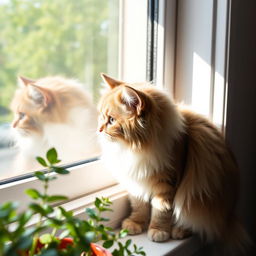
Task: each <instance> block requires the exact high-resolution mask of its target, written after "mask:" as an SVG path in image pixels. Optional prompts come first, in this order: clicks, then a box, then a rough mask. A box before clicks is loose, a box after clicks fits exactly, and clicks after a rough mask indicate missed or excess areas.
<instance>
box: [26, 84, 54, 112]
mask: <svg viewBox="0 0 256 256" xmlns="http://www.w3.org/2000/svg"><path fill="white" fill-rule="evenodd" d="M28 96H29V97H30V98H31V99H32V100H33V101H34V103H35V104H36V105H38V106H41V107H47V106H48V105H49V104H50V103H51V102H52V95H51V93H50V91H49V90H47V89H46V88H42V87H40V86H38V85H34V84H30V85H28Z"/></svg>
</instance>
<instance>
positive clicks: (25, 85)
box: [11, 77, 52, 136]
mask: <svg viewBox="0 0 256 256" xmlns="http://www.w3.org/2000/svg"><path fill="white" fill-rule="evenodd" d="M19 80H20V81H19V83H20V88H19V89H18V90H17V91H16V93H15V96H14V98H13V100H12V103H11V109H12V111H13V113H14V119H13V121H12V127H13V128H14V129H15V130H16V131H17V132H18V134H19V135H22V136H27V135H31V134H41V133H42V122H43V121H44V119H45V118H46V116H47V115H48V114H49V113H47V112H48V111H47V108H48V107H49V105H50V104H51V101H52V96H51V94H50V92H49V91H47V90H46V89H44V88H42V87H39V86H37V85H35V81H32V80H28V79H26V78H22V77H20V78H19Z"/></svg>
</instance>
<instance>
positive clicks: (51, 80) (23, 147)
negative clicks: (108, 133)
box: [11, 77, 99, 172]
mask: <svg viewBox="0 0 256 256" xmlns="http://www.w3.org/2000/svg"><path fill="white" fill-rule="evenodd" d="M18 80H19V88H18V89H17V90H16V92H15V95H14V98H13V100H12V103H11V109H12V111H13V112H14V119H13V121H12V127H13V131H14V134H15V138H16V145H17V147H18V150H19V152H18V155H17V158H16V159H15V161H14V162H15V167H14V169H15V171H16V172H20V171H24V170H25V171H29V170H34V169H36V168H37V167H38V166H37V163H36V161H35V157H36V156H40V155H45V153H46V152H47V150H48V149H49V148H51V147H55V148H56V150H57V152H58V154H59V158H60V159H61V160H62V162H64V163H67V162H70V161H76V160H81V159H84V158H90V157H93V156H96V154H97V153H99V149H98V144H97V139H96V127H97V110H96V107H95V106H94V104H93V102H92V100H91V97H90V96H89V94H88V93H87V92H86V91H85V90H84V88H83V86H82V85H81V84H79V83H78V82H77V81H75V80H71V79H66V78H63V77H46V78H41V79H38V80H31V79H27V78H24V77H19V78H18Z"/></svg>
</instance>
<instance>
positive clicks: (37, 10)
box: [0, 0, 147, 203]
mask: <svg viewBox="0 0 256 256" xmlns="http://www.w3.org/2000/svg"><path fill="white" fill-rule="evenodd" d="M134 7H135V8H134ZM0 12H1V17H4V18H3V19H2V20H1V22H0V26H1V31H2V32H1V37H0V46H1V47H0V56H1V60H2V63H1V67H2V69H1V71H0V86H1V96H0V105H1V119H0V120H1V121H0V127H1V128H0V129H1V132H0V137H1V140H0V141H1V146H0V184H1V187H0V189H1V191H2V192H1V193H0V201H6V200H8V199H10V200H13V199H15V198H16V197H17V200H19V201H22V202H23V203H25V202H26V196H23V191H24V189H25V188H26V187H34V186H37V183H38V181H37V180H36V179H35V178H33V175H32V174H31V171H32V170H29V168H24V169H22V170H19V169H18V170H17V171H15V170H14V168H13V167H12V165H13V163H14V162H15V158H16V157H17V154H18V153H17V151H18V150H17V149H16V148H15V147H13V140H12V135H11V133H10V130H11V129H10V124H11V121H12V120H13V113H12V112H11V111H10V109H9V106H10V102H11V101H12V99H13V97H14V96H13V95H14V91H15V90H16V88H17V87H18V85H17V75H21V76H25V77H28V78H31V79H35V81H32V82H34V85H36V86H42V85H41V84H40V82H39V81H38V82H37V79H38V78H40V77H46V76H54V75H61V76H64V77H68V78H76V79H78V80H79V82H81V83H82V84H84V85H85V90H86V91H87V92H89V93H90V96H91V98H92V100H93V102H94V106H96V104H97V100H98V98H99V94H100V89H101V84H102V82H101V77H100V73H101V72H105V73H107V74H109V75H111V76H114V77H117V78H119V79H126V80H128V81H131V82H132V81H145V76H146V71H145V70H146V67H145V65H146V34H147V29H146V26H147V1H136V0H131V1H119V0H108V1H100V0H99V1H98V0H97V1H90V0H79V1H62V0H61V1H58V0H57V1H50V0H49V1H40V0H18V1H12V0H6V1H0ZM141 31H143V32H141ZM133 38H138V39H139V40H132V39H133ZM23 82H24V81H23ZM32 82H31V83H32ZM37 83H38V84H37ZM2 92H4V93H2ZM35 96H37V94H36V93H35ZM19 114H21V113H19ZM96 115H97V114H96ZM62 129H63V127H60V130H56V131H55V132H56V133H57V134H58V133H61V132H63V130H62ZM74 129H76V128H75V127H74ZM58 131H59V132H58ZM68 139H69V136H66V137H65V136H64V137H63V138H62V141H63V145H65V141H66V140H68ZM77 139H78V140H79V137H78V138H77ZM80 142H81V141H80ZM81 143H82V142H81ZM73 144H74V145H73ZM73 146H74V147H73ZM68 147H69V148H70V152H71V151H72V147H73V148H77V144H75V143H72V141H71V142H70V143H69V144H68ZM22 150H23V148H22ZM35 151H36V150H35ZM99 154H100V152H97V153H95V154H93V155H84V157H83V158H82V157H81V156H79V158H74V159H71V160H69V161H66V162H65V164H67V166H68V167H69V168H70V169H71V174H70V175H68V177H61V178H60V179H58V180H57V181H56V182H55V185H54V187H53V188H52V189H53V190H54V191H55V192H57V193H60V192H61V193H64V194H67V195H68V196H69V197H70V198H77V197H80V196H82V195H85V194H88V193H91V192H92V191H97V190H99V189H101V188H104V187H108V186H110V185H112V184H115V181H114V180H113V178H112V177H110V175H109V174H108V173H107V172H105V171H104V168H103V167H102V166H101V162H100V161H98V160H97V156H98V155H99ZM88 157H89V158H88ZM95 157H96V158H95ZM60 158H61V157H60ZM24 170H26V171H28V173H23V171H24ZM20 171H22V172H20ZM98 177H101V179H100V180H99V178H98ZM73 184H76V185H75V186H74V185H73ZM64 188H65V191H64ZM3 192H4V193H3Z"/></svg>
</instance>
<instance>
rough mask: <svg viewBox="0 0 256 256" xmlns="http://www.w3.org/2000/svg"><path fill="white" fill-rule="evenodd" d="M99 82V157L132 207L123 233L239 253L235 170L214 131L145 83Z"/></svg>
mask: <svg viewBox="0 0 256 256" xmlns="http://www.w3.org/2000/svg"><path fill="white" fill-rule="evenodd" d="M103 79H104V80H105V82H106V83H107V84H108V85H109V86H110V88H111V90H109V91H108V92H107V93H106V94H105V95H103V97H102V99H101V101H100V103H99V110H100V112H101V116H100V119H99V128H98V129H99V134H100V140H101V145H102V150H103V156H102V158H103V160H104V161H105V163H106V165H108V167H109V169H110V170H111V171H112V173H113V175H114V176H115V177H116V178H117V179H118V180H119V181H120V182H121V183H122V184H123V185H124V186H125V187H126V188H127V190H128V192H129V194H130V199H131V206H132V213H131V215H130V217H129V218H127V219H126V220H124V221H123V227H124V228H127V229H128V230H129V232H130V234H137V233H141V232H142V231H143V230H144V229H146V228H148V236H149V238H150V239H151V240H153V241H165V240H167V239H169V238H170V237H172V238H174V239H180V238H184V237H186V236H187V235H189V234H190V233H191V232H192V233H197V234H199V235H201V237H202V238H203V239H205V240H206V241H209V242H212V241H217V242H219V243H223V244H225V247H226V248H231V249H232V250H230V251H228V253H227V254H225V255H233V254H232V253H234V252H235V253H234V255H236V253H237V255H242V253H243V250H244V246H245V244H246V241H247V240H248V238H247V235H246V233H245V231H244V230H243V228H242V227H241V225H240V224H239V222H238V221H237V219H236V216H235V205H236V201H237V194H238V182H239V172H238V168H237V165H236V163H235V160H234V158H233V156H232V153H231V152H230V150H229V149H228V147H227V146H226V144H225V141H224V138H223V136H222V135H221V133H220V132H219V131H218V130H217V128H216V127H215V126H214V125H213V124H212V123H211V122H209V121H208V120H207V119H206V118H204V117H202V116H200V115H198V114H195V113H194V112H191V111H189V110H185V109H179V108H178V107H177V106H176V105H175V104H174V103H173V102H172V101H171V100H170V99H169V98H168V97H167V96H166V95H165V93H163V92H162V91H160V90H157V89H155V88H154V87H153V86H151V85H148V84H126V83H125V82H121V81H117V80H114V79H112V78H110V77H108V76H106V75H103Z"/></svg>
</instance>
